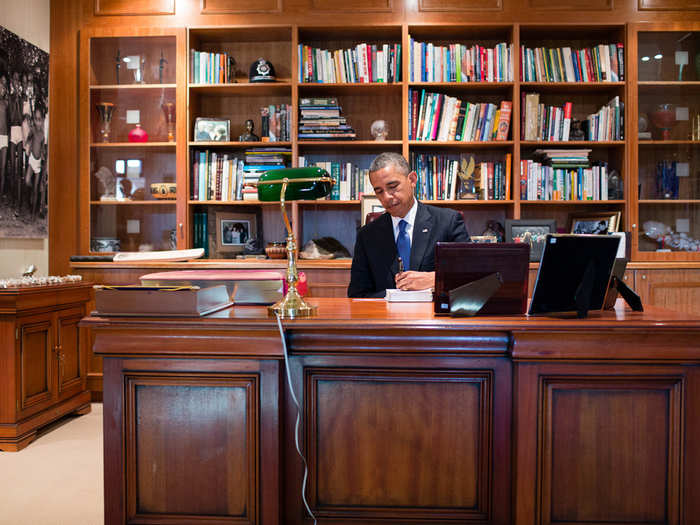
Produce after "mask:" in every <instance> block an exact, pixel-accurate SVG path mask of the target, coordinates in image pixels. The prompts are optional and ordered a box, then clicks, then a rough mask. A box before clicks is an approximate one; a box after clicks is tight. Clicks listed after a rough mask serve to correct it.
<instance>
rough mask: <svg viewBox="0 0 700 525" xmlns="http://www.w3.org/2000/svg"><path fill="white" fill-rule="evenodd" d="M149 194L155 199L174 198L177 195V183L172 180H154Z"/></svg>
mask: <svg viewBox="0 0 700 525" xmlns="http://www.w3.org/2000/svg"><path fill="white" fill-rule="evenodd" d="M151 195H153V197H154V198H156V199H174V198H175V197H177V184H176V183H174V182H154V183H153V184H151Z"/></svg>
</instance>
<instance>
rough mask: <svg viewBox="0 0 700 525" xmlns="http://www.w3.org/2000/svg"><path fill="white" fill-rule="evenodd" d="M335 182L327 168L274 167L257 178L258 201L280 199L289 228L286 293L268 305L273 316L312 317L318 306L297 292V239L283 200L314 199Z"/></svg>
mask: <svg viewBox="0 0 700 525" xmlns="http://www.w3.org/2000/svg"><path fill="white" fill-rule="evenodd" d="M334 182H335V181H334V180H333V179H332V178H331V177H330V175H328V172H327V171H326V170H324V169H321V168H314V167H308V168H284V169H279V170H272V171H268V172H266V173H263V174H262V175H261V176H260V178H259V179H258V182H257V184H256V185H257V187H258V200H260V201H265V202H277V201H279V203H280V207H281V208H282V218H283V219H284V225H285V226H286V227H287V261H288V264H287V293H286V294H285V296H284V297H283V298H282V300H280V301H278V302H277V303H275V304H274V305H272V306H268V307H267V311H268V313H269V314H270V315H275V314H278V315H279V316H280V317H282V318H294V317H310V316H312V315H314V314H315V313H316V307H315V306H311V305H310V304H307V303H306V301H304V299H303V298H302V297H301V295H300V294H299V292H298V291H297V282H298V281H299V274H298V273H297V261H296V249H297V247H296V239H295V238H294V232H293V231H292V225H291V224H290V222H289V217H288V216H287V210H286V208H285V207H284V203H285V201H288V200H289V201H296V200H315V199H318V198H320V197H325V196H326V195H328V194H329V193H330V192H331V187H332V186H333V184H334Z"/></svg>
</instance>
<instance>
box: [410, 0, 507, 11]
mask: <svg viewBox="0 0 700 525" xmlns="http://www.w3.org/2000/svg"><path fill="white" fill-rule="evenodd" d="M502 9H503V2H502V1H501V0H468V1H464V0H418V11H442V12H450V11H501V10H502Z"/></svg>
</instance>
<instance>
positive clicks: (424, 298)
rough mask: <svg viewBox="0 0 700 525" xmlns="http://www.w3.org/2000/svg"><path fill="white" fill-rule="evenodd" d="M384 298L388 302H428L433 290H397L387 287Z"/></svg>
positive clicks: (431, 299)
mask: <svg viewBox="0 0 700 525" xmlns="http://www.w3.org/2000/svg"><path fill="white" fill-rule="evenodd" d="M384 298H385V299H386V300H387V302H389V303H430V302H432V301H433V291H432V290H431V289H430V288H426V289H425V290H398V289H396V288H389V289H388V290H387V291H386V295H385V296H384Z"/></svg>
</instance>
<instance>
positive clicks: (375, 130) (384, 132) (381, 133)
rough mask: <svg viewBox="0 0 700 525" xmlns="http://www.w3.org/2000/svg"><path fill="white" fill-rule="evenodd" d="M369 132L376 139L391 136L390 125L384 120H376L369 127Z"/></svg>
mask: <svg viewBox="0 0 700 525" xmlns="http://www.w3.org/2000/svg"><path fill="white" fill-rule="evenodd" d="M369 132H370V134H371V135H372V136H373V137H374V140H377V141H380V140H386V138H387V137H388V136H389V125H388V124H387V123H386V121H384V120H375V121H374V122H372V125H371V126H370V128H369Z"/></svg>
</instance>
